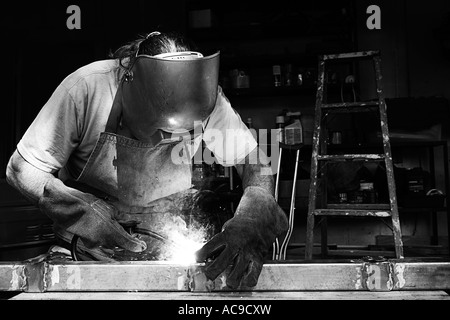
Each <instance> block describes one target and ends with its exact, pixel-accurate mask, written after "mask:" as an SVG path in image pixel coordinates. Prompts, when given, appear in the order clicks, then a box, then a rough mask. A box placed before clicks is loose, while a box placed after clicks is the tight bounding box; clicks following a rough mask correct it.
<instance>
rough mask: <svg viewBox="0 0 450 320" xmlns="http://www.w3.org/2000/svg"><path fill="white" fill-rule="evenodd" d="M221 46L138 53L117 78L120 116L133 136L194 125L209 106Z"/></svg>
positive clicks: (212, 103) (214, 94)
mask: <svg viewBox="0 0 450 320" xmlns="http://www.w3.org/2000/svg"><path fill="white" fill-rule="evenodd" d="M219 57H220V52H217V53H215V54H213V55H210V56H207V57H203V56H202V55H201V54H199V53H196V52H175V53H167V54H161V55H158V56H147V55H139V56H137V58H136V60H135V62H134V64H133V66H132V69H131V72H130V73H129V74H128V76H127V77H126V78H125V81H123V82H122V83H121V86H122V87H121V90H122V93H121V94H122V106H123V109H122V112H123V113H122V116H123V117H122V121H123V124H124V125H126V126H127V127H128V128H129V130H130V131H131V133H132V134H133V135H134V136H135V137H136V139H138V140H141V141H152V138H151V137H152V136H154V135H155V134H156V133H157V132H158V131H163V132H166V133H173V132H175V133H176V132H182V131H184V132H186V131H192V130H193V129H194V126H195V125H197V126H199V125H201V122H202V121H204V120H205V119H206V118H207V117H208V116H209V115H210V114H211V112H212V111H213V109H214V106H215V103H216V98H217V89H218V79H219Z"/></svg>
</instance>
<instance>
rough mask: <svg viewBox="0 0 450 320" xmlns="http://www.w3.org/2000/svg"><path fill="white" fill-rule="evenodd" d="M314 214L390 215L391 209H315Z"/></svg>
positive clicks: (343, 215)
mask: <svg viewBox="0 0 450 320" xmlns="http://www.w3.org/2000/svg"><path fill="white" fill-rule="evenodd" d="M313 213H314V215H316V216H341V217H382V218H385V217H390V216H391V211H387V210H357V209H316V210H314V211H313Z"/></svg>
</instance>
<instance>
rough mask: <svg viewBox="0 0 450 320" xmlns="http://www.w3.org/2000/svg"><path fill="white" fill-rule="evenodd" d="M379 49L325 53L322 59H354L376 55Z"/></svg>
mask: <svg viewBox="0 0 450 320" xmlns="http://www.w3.org/2000/svg"><path fill="white" fill-rule="evenodd" d="M379 54H380V51H360V52H348V53H338V54H326V55H323V56H322V59H323V60H337V59H355V58H369V57H373V56H377V55H379Z"/></svg>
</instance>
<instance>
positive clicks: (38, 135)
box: [17, 84, 80, 173]
mask: <svg viewBox="0 0 450 320" xmlns="http://www.w3.org/2000/svg"><path fill="white" fill-rule="evenodd" d="M79 124H80V119H79V114H78V111H77V108H76V103H75V99H74V97H72V95H71V94H70V93H69V92H68V90H67V88H66V87H65V86H64V85H63V84H61V85H59V86H58V87H57V88H56V90H55V91H54V92H53V94H52V96H51V97H50V99H49V100H48V101H47V103H46V104H45V105H44V106H43V107H42V109H41V110H40V112H39V113H38V115H37V116H36V118H35V119H34V121H33V122H32V124H31V125H30V126H29V127H28V129H27V131H26V132H25V134H24V135H23V137H22V139H21V140H20V141H19V143H18V145H17V151H18V152H19V153H20V155H21V156H22V157H23V158H24V159H25V160H26V161H27V162H29V163H30V164H31V165H33V166H35V167H36V168H38V169H40V170H42V171H45V172H49V173H54V172H56V171H57V170H59V169H61V168H62V167H64V165H65V164H66V162H67V160H68V159H69V157H70V155H71V153H72V151H73V150H74V149H75V148H76V146H77V144H78V142H79V130H80V128H79Z"/></svg>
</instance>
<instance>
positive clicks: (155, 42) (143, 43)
mask: <svg viewBox="0 0 450 320" xmlns="http://www.w3.org/2000/svg"><path fill="white" fill-rule="evenodd" d="M194 49H195V48H194V44H193V43H192V42H191V41H189V40H187V39H186V38H184V37H183V36H181V35H179V34H177V33H161V32H158V31H154V32H151V33H149V34H147V35H140V36H139V37H138V38H137V39H136V40H134V41H131V42H129V43H127V44H125V45H123V46H121V47H120V48H118V49H117V50H116V51H114V52H113V53H111V54H110V55H109V57H110V58H112V59H118V60H119V62H120V65H121V66H122V67H123V68H125V69H127V70H128V69H129V68H131V66H132V65H133V63H134V60H135V59H136V57H137V56H138V55H140V54H144V55H149V56H155V55H157V54H161V53H169V52H180V51H191V50H194Z"/></svg>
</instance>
